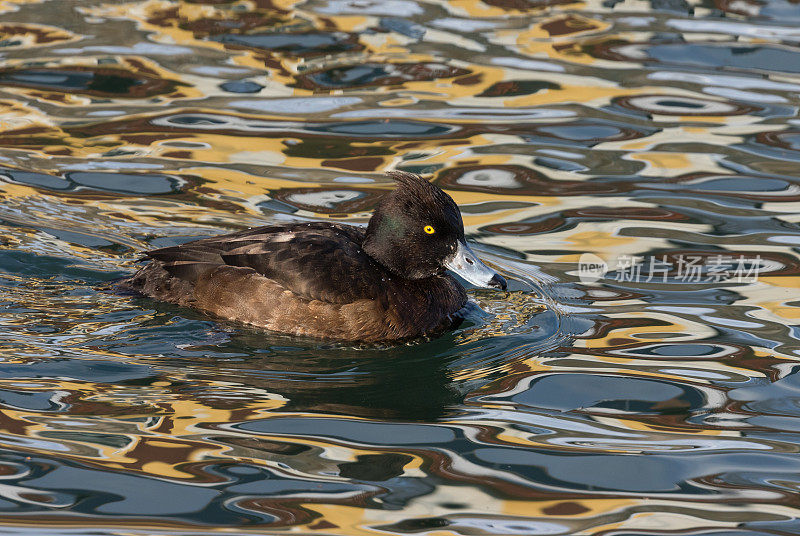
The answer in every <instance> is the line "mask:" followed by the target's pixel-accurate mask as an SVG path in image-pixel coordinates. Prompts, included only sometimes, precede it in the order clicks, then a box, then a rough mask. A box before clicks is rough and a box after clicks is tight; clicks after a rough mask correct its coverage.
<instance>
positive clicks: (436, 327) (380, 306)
mask: <svg viewBox="0 0 800 536" xmlns="http://www.w3.org/2000/svg"><path fill="white" fill-rule="evenodd" d="M389 175H390V176H391V177H392V178H393V179H394V180H395V181H397V183H398V187H397V188H396V189H395V190H394V191H392V192H391V193H389V194H387V195H386V196H385V197H384V199H382V200H381V202H380V204H379V205H378V208H377V209H376V210H375V213H374V214H373V216H372V218H371V219H370V220H369V225H368V226H367V228H366V229H363V228H359V227H353V226H351V225H343V224H339V223H328V222H314V223H292V224H285V225H271V226H267V227H258V228H255V229H249V230H247V231H242V232H238V233H232V234H227V235H222V236H215V237H212V238H204V239H202V240H196V241H194V242H189V243H186V244H183V245H180V246H174V247H168V248H162V249H156V250H154V251H149V252H147V254H146V255H147V257H149V258H150V259H151V262H150V263H149V264H147V265H146V266H144V267H143V268H142V269H140V270H139V271H138V272H137V273H136V274H135V275H134V276H133V277H130V278H129V279H126V280H124V281H122V282H120V284H119V286H120V287H121V288H122V289H125V290H128V291H133V292H136V293H138V294H142V295H144V296H148V297H151V298H155V299H158V300H162V301H166V302H170V303H175V304H178V305H182V306H188V307H193V308H195V309H199V310H201V311H204V312H206V313H211V314H213V315H216V316H218V317H221V318H226V319H229V320H236V321H239V322H244V323H247V324H253V325H256V326H260V327H264V328H267V329H270V330H273V331H278V332H282V333H289V334H295V335H310V336H314V337H324V338H330V339H340V340H349V341H386V340H396V339H406V338H410V337H417V336H420V335H423V334H430V333H436V332H439V331H442V330H444V329H446V328H447V327H449V326H451V325H452V324H453V323H454V321H455V320H456V319H457V318H458V312H459V311H460V310H461V309H462V308H463V307H464V305H466V302H467V295H466V293H465V291H464V287H462V286H461V284H460V283H459V282H458V281H456V279H455V278H453V277H452V276H451V275H449V274H448V273H447V272H446V271H445V268H449V269H450V270H452V271H454V272H455V273H457V274H458V275H460V276H461V277H463V278H464V279H466V280H467V281H469V282H470V283H472V284H474V285H479V286H488V287H496V288H501V289H505V288H506V282H505V280H504V279H503V278H502V277H501V276H500V275H498V274H497V273H495V272H494V271H493V270H491V269H489V268H488V267H487V266H485V265H484V264H483V263H482V262H481V261H480V260H478V258H477V257H476V256H475V254H474V253H473V252H472V250H471V249H470V248H469V246H468V245H467V243H466V241H465V239H464V224H463V222H462V221H461V213H460V211H459V210H458V206H456V204H455V202H454V201H453V199H452V198H451V197H450V196H449V195H447V194H446V193H444V192H443V191H442V190H440V189H439V188H438V187H436V186H434V185H432V184H431V183H429V182H428V181H426V180H425V179H423V178H421V177H419V176H417V175H414V174H411V173H405V172H398V171H395V172H391V173H389Z"/></svg>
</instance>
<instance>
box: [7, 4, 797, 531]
mask: <svg viewBox="0 0 800 536" xmlns="http://www.w3.org/2000/svg"><path fill="white" fill-rule="evenodd" d="M0 13H2V14H3V20H2V21H0V46H1V48H0V51H2V53H3V57H2V59H1V60H0V61H1V62H2V64H0V165H1V166H2V169H0V199H2V203H0V220H2V227H0V307H2V309H3V312H2V316H0V332H2V333H1V334H0V484H2V485H0V523H2V525H3V526H4V527H5V528H6V529H8V530H14V529H13V528H12V527H18V528H20V529H21V528H23V527H26V528H36V529H41V528H42V527H44V526H47V527H48V528H49V529H52V533H53V534H59V533H66V532H67V531H68V530H70V529H73V528H75V527H89V526H91V527H92V530H93V531H95V533H97V534H156V533H159V534H160V533H162V532H164V533H166V532H169V533H184V534H196V533H198V530H199V531H201V532H202V533H208V532H217V531H225V532H228V533H231V534H238V533H242V534H246V533H254V534H264V533H266V532H275V533H278V532H289V531H293V532H300V533H303V534H336V535H343V534H348V535H349V534H352V535H368V534H370V535H371V534H409V533H426V534H454V535H455V534H458V535H463V534H502V535H506V534H604V535H619V536H622V535H626V536H627V535H632V534H648V535H650V534H653V535H655V534H665V533H670V534H700V533H703V534H722V533H725V534H728V533H735V532H736V531H740V532H742V533H745V532H743V531H745V530H747V531H749V532H746V533H747V534H755V533H762V532H760V531H765V532H764V533H769V534H796V533H797V530H798V529H797V523H798V518H800V512H798V508H797V499H798V495H797V490H798V488H799V487H800V484H799V483H798V481H797V478H796V475H797V473H798V465H797V443H798V439H797V436H796V431H797V425H796V419H797V418H798V416H800V415H798V413H800V412H798V409H797V408H798V403H797V401H798V398H797V396H796V392H797V388H798V387H797V385H796V381H795V380H794V372H795V368H796V365H795V362H796V360H797V352H798V351H800V347H798V344H797V340H798V331H797V319H798V318H799V317H800V312H798V311H800V309H799V308H798V300H797V298H796V292H797V288H798V287H799V286H800V285H799V284H798V275H797V274H798V269H799V267H800V265H798V262H797V251H796V249H797V245H798V244H800V232H798V227H797V225H798V221H799V220H800V218H798V216H797V214H798V200H799V199H800V197H799V196H798V192H800V189H798V184H800V181H799V179H798V173H797V162H798V154H799V153H798V150H800V130H798V128H799V127H798V122H797V119H796V115H797V106H798V104H799V103H800V101H798V92H800V70H798V69H797V65H798V64H800V63H799V62H798V61H797V60H798V59H800V50H798V48H797V38H798V36H799V35H800V34H798V32H797V30H796V28H797V26H798V24H800V14H798V11H797V4H796V3H793V2H789V1H784V0H776V1H775V2H769V3H759V2H751V1H744V2H726V1H714V2H699V1H694V0H691V1H688V2H660V1H657V0H651V1H648V2H617V1H594V0H593V1H586V2H569V1H563V2H552V1H548V2H540V1H537V0H483V1H479V0H450V1H431V2H423V1H420V2H412V1H406V0H392V1H388V0H387V1H386V2H373V1H369V0H367V1H363V2H362V1H358V2H356V1H351V0H309V1H305V2H304V1H299V0H230V1H228V0H220V1H211V0H209V1H200V0H195V1H189V0H180V1H168V0H147V1H139V2H103V1H101V0H98V1H91V2H80V3H73V2H57V1H45V2H25V1H16V0H15V1H10V0H6V1H2V2H0ZM389 169H405V170H409V171H414V172H420V173H427V174H430V176H431V177H432V180H433V181H434V182H435V183H436V184H438V185H439V186H441V187H442V188H444V189H445V190H447V191H448V193H450V194H451V195H452V196H453V198H454V199H455V200H456V202H457V203H458V204H459V205H460V206H461V209H462V213H463V216H464V222H465V225H466V228H467V233H468V235H470V236H471V237H472V238H474V239H475V240H476V241H478V242H479V243H480V244H481V246H480V250H481V255H482V256H483V257H484V258H486V259H487V261H488V262H489V263H490V264H492V265H494V266H496V267H497V268H498V269H500V270H501V271H503V272H504V273H506V274H507V275H508V276H509V279H511V280H512V287H511V290H510V291H509V292H506V293H501V292H488V291H476V290H472V291H470V292H471V296H472V297H473V299H474V301H475V303H476V305H477V307H476V309H475V310H474V311H473V312H472V313H471V314H470V316H469V317H468V318H467V320H466V321H465V323H464V324H463V325H462V326H460V327H459V328H458V329H457V330H455V331H454V332H453V333H450V334H447V335H445V336H443V337H441V338H439V339H435V340H432V341H417V342H414V343H411V344H408V345H400V346H394V347H380V346H365V347H347V346H342V345H338V344H335V343H321V342H319V341H310V340H299V339H288V338H282V337H273V336H270V335H268V334H264V333H261V332H256V331H252V330H249V328H244V327H242V326H234V325H229V324H225V323H221V322H216V321H214V320H213V319H209V318H205V317H202V316H199V315H196V314H194V313H192V312H189V311H185V310H181V309H177V308H174V307H171V306H166V305H163V304H155V303H153V302H150V301H148V300H141V299H136V298H133V297H129V296H117V295H115V294H113V293H112V292H110V291H108V289H107V287H106V284H107V282H108V281H109V280H111V279H113V278H114V277H119V276H122V275H124V274H126V273H129V272H130V270H132V269H133V267H134V265H135V261H136V259H137V258H138V256H139V255H140V252H141V251H142V250H144V249H147V248H148V247H160V246H164V245H169V244H175V243H179V242H182V241H185V240H188V239H191V238H194V237H200V236H208V235H210V234H214V233H220V232H225V231H229V230H234V229H239V228H245V227H249V226H255V225H260V224H262V223H263V222H280V221H289V220H296V219H334V220H346V221H349V222H351V223H354V224H363V223H365V222H366V221H367V219H368V217H369V214H370V213H371V211H372V210H373V209H374V207H375V204H376V203H377V201H378V199H380V196H381V194H382V193H383V192H385V191H386V190H388V189H389V188H391V187H392V185H391V184H390V181H389V180H388V179H386V178H385V177H384V175H383V172H384V171H386V170H389ZM587 252H591V253H593V254H595V255H597V256H598V257H600V258H601V259H602V260H603V261H605V262H608V263H609V265H611V266H612V267H613V266H614V265H615V264H614V263H615V262H616V261H617V260H619V259H621V258H624V257H630V256H641V257H643V258H653V257H658V258H661V257H662V256H667V257H669V258H670V259H673V260H677V259H681V258H683V257H686V256H700V257H701V258H703V259H706V260H709V259H713V258H714V257H715V256H718V255H729V256H732V257H735V258H742V259H748V262H750V261H752V260H753V259H756V258H758V259H760V260H761V261H762V262H763V265H762V268H763V271H762V273H761V274H760V275H759V277H758V280H757V281H754V282H737V281H734V280H726V281H723V282H714V281H712V282H708V281H703V282H700V281H698V282H686V281H681V280H680V279H676V277H675V276H676V274H675V273H674V272H673V273H671V275H670V277H672V279H670V280H669V281H666V280H664V281H659V280H656V281H643V280H637V281H624V280H619V279H617V278H615V275H618V271H617V272H614V271H613V270H612V271H611V272H609V273H608V274H606V276H605V277H603V278H601V279H600V280H598V281H593V282H592V281H590V282H587V281H581V280H580V278H579V277H578V272H577V264H578V262H579V261H580V259H581V255H583V254H584V253H587ZM708 262H710V261H708ZM478 307H479V308H480V309H481V310H482V311H483V312H481V311H480V310H478ZM198 527H199V528H198ZM80 530H83V529H80ZM726 531H727V532H726Z"/></svg>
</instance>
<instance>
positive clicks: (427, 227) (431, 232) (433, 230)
mask: <svg viewBox="0 0 800 536" xmlns="http://www.w3.org/2000/svg"><path fill="white" fill-rule="evenodd" d="M424 231H425V232H426V233H428V234H433V233H435V232H436V229H434V228H433V227H431V226H430V225H426V226H425V229H424Z"/></svg>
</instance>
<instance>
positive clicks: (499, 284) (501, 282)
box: [489, 274, 508, 290]
mask: <svg viewBox="0 0 800 536" xmlns="http://www.w3.org/2000/svg"><path fill="white" fill-rule="evenodd" d="M489 286H490V287H494V288H499V289H500V290H505V289H507V288H508V284H507V283H506V280H505V278H504V277H503V276H502V275H500V274H494V275H493V276H492V278H491V279H490V280H489Z"/></svg>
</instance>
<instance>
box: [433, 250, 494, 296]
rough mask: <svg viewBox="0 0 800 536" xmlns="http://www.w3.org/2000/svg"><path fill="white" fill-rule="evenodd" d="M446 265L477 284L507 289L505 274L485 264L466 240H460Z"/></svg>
mask: <svg viewBox="0 0 800 536" xmlns="http://www.w3.org/2000/svg"><path fill="white" fill-rule="evenodd" d="M444 265H445V266H446V267H447V269H448V270H452V271H453V272H455V273H456V274H458V275H460V276H461V277H463V278H464V279H466V280H467V281H469V282H470V283H472V284H473V285H475V286H478V287H493V288H499V289H502V290H505V289H506V286H507V285H506V280H505V279H503V276H501V275H500V274H498V273H497V272H495V271H494V270H492V269H491V268H489V267H488V266H486V265H485V264H483V263H482V262H481V261H480V259H479V258H478V256H477V255H475V252H473V251H472V250H471V249H470V248H469V246H468V245H467V244H466V242H462V241H460V240H459V242H458V249H456V252H455V253H454V254H453V255H452V256H451V257H450V258H449V259H448V260H447V261H445V263H444Z"/></svg>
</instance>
